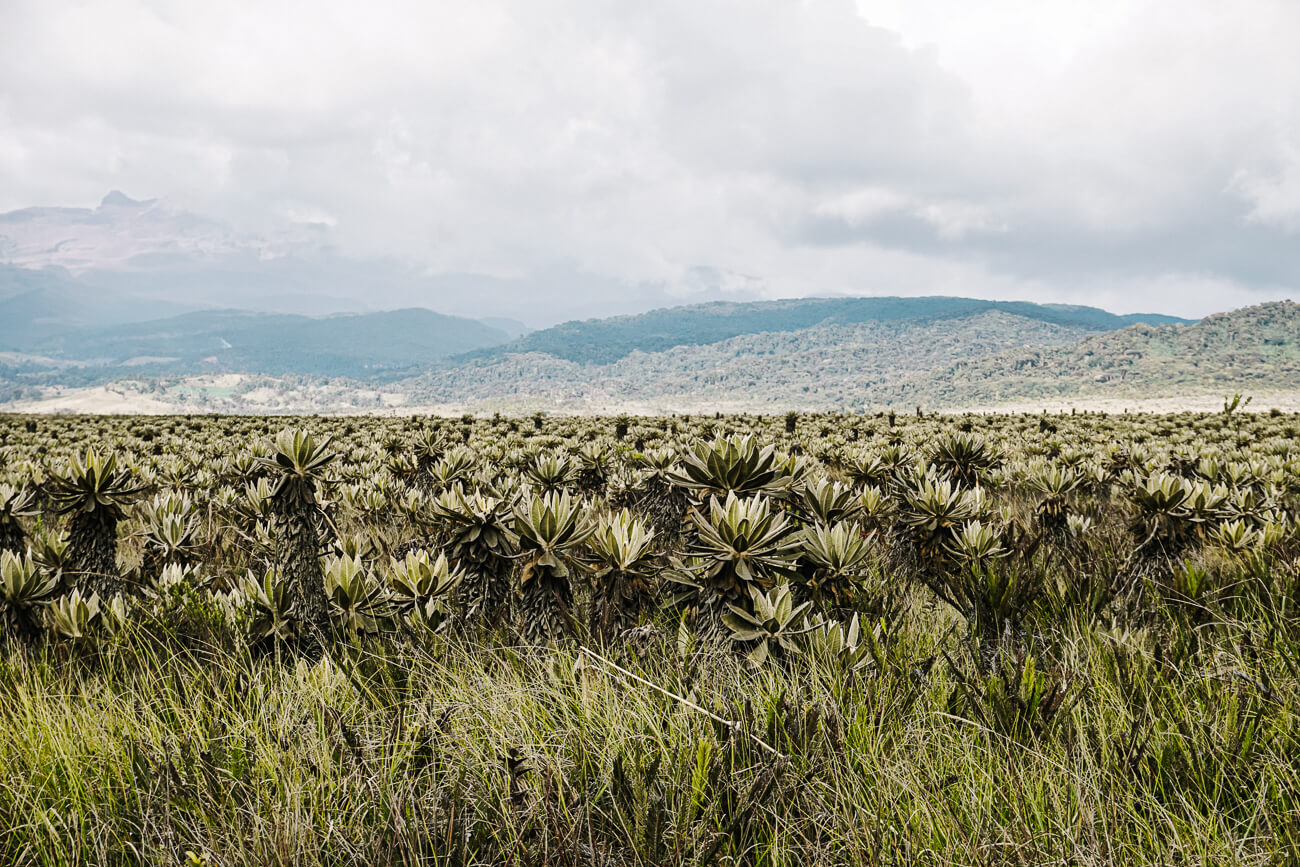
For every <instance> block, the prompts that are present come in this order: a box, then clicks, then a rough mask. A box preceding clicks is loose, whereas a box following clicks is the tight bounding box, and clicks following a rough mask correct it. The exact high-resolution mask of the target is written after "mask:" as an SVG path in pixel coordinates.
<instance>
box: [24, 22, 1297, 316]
mask: <svg viewBox="0 0 1300 867" xmlns="http://www.w3.org/2000/svg"><path fill="white" fill-rule="evenodd" d="M377 5H382V6H383V7H384V8H382V9H376V8H372V7H373V6H377ZM1085 6H1086V9H1085ZM1026 7H1029V8H1026ZM3 18H4V20H3V24H4V26H3V27H0V211H4V210H10V209H13V208H19V207H24V206H28V205H33V204H58V205H86V206H93V205H94V204H95V203H97V202H98V201H99V200H100V198H101V197H102V196H103V195H104V193H105V192H106V191H107V190H109V189H113V188H117V189H122V190H124V191H126V192H127V193H128V194H129V195H131V196H135V197H140V198H144V197H161V198H163V199H165V200H167V201H168V202H171V203H175V204H176V206H177V207H183V208H187V209H190V210H193V211H195V212H197V213H201V214H205V215H212V216H214V217H216V218H219V219H221V220H223V221H227V222H228V223H229V224H231V225H233V226H236V227H238V229H239V231H241V232H247V233H258V232H272V231H278V230H281V229H282V228H283V227H284V226H285V225H286V224H291V223H296V224H303V225H310V226H314V227H317V228H318V229H320V231H321V232H322V233H324V234H326V235H327V236H328V238H329V243H330V244H331V245H333V246H334V247H335V248H336V249H337V250H338V251H340V252H341V253H343V254H346V255H348V256H351V257H363V258H384V259H389V260H395V261H398V262H401V263H403V267H409V268H411V269H415V270H417V271H419V272H421V273H424V274H428V275H431V276H432V277H436V278H438V279H436V280H434V281H433V282H431V283H430V285H431V286H435V287H436V286H443V287H444V288H442V289H437V288H432V289H430V290H429V294H430V296H431V297H428V298H425V299H421V300H422V301H423V302H424V303H425V304H426V305H427V306H430V307H433V308H435V309H445V310H448V311H449V312H467V313H474V314H477V315H491V314H494V313H495V314H501V315H516V316H520V317H521V318H525V319H527V320H529V321H531V322H533V323H535V324H545V323H546V322H549V321H554V320H555V319H558V318H565V317H567V316H571V315H577V314H579V313H583V312H585V313H586V315H596V314H604V313H609V312H617V311H631V310H639V309H644V308H645V307H646V306H648V305H650V304H655V303H664V302H665V301H678V302H689V301H693V300H702V299H711V298H719V297H723V298H737V299H747V298H757V297H786V296H793V295H813V294H815V295H828V294H836V293H852V294H951V295H969V296H977V297H997V298H1007V299H1027V300H1037V301H1061V302H1070V303H1089V304H1095V305H1098V306H1103V307H1107V308H1109V309H1113V310H1116V311H1117V312H1130V311H1136V310H1159V311H1162V312H1170V313H1178V314H1183V315H1199V314H1204V313H1208V312H1211V311H1214V310H1221V309H1226V308H1229V307H1233V306H1239V305H1241V304H1246V303H1253V302H1255V301H1261V300H1266V299H1272V298H1281V297H1288V296H1290V295H1292V294H1293V290H1294V287H1295V286H1297V284H1298V283H1300V254H1297V252H1296V251H1297V249H1300V248H1298V246H1297V240H1298V239H1297V235H1298V234H1300V63H1298V62H1297V61H1296V60H1295V57H1294V48H1293V45H1292V44H1291V43H1292V41H1293V38H1294V35H1295V34H1296V33H1300V5H1297V4H1295V3H1293V2H1289V0H1271V2H1270V0H1247V2H1242V3H1235V4H1223V3H1215V2H1197V0H1190V2H1172V0H1166V2H1140V0H1133V2H1124V3H1119V2H1112V0H1104V2H1098V3H1096V4H1077V3H1060V4H1053V3H1039V4H1023V3H1011V2H1009V0H996V2H990V3H987V4H984V3H981V4H964V3H955V2H954V3H937V2H928V0H908V2H902V0H900V2H880V3H873V2H868V0H862V2H860V3H857V4H854V3H852V2H849V0H809V2H796V0H689V2H687V0H680V2H679V0H663V2H656V3H652V4H628V3H623V2H616V0H528V2H501V0H477V2H474V3H431V2H406V3H403V2H394V3H389V4H364V3H360V2H299V3H294V2H284V3H271V4H268V3H261V2H247V0H230V2H225V3H220V4H213V3H188V2H181V3H162V2H147V0H103V2H96V3H85V4H83V3H50V2H45V0H10V2H8V3H7V4H6V5H5V11H4V13H3ZM445 275H474V278H475V279H477V280H483V281H488V282H491V283H492V285H494V286H513V287H517V288H516V289H514V290H510V291H502V292H496V293H494V294H492V293H490V294H488V295H485V296H483V297H482V298H480V299H475V298H473V297H465V293H464V292H463V291H460V290H458V289H457V288H456V287H457V286H459V285H462V284H458V283H456V281H454V280H452V281H450V282H448V280H447V279H445ZM439 280H441V282H439ZM476 303H479V304H482V305H483V307H484V309H477V308H475V306H474V305H475V304H476ZM502 306H505V307H509V308H511V309H508V310H503V309H501V307H502Z"/></svg>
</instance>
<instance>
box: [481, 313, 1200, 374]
mask: <svg viewBox="0 0 1300 867" xmlns="http://www.w3.org/2000/svg"><path fill="white" fill-rule="evenodd" d="M994 310H997V311H1001V312H1003V313H1008V314H1011V315H1014V316H1019V317H1023V318H1025V319H1028V320H1032V321H1036V322H1041V323H1046V324H1049V325H1057V326H1062V327H1067V328H1079V329H1083V330H1085V331H1109V330H1112V329H1116V328H1123V327H1124V326H1126V325H1131V324H1133V323H1134V322H1146V323H1149V324H1152V325H1160V324H1164V323H1168V322H1186V321H1187V320H1183V319H1178V318H1177V317H1173V316H1163V315H1160V314H1133V315H1128V316H1117V315H1116V314H1114V313H1108V312H1106V311H1105V310H1099V309H1097V308H1095V307H1077V306H1067V305H1049V304H1031V303H1029V302H1023V301H984V300H981V299H977V298H948V297H939V296H935V297H927V298H893V297H883V298H798V299H790V300H785V301H757V302H746V303H727V302H718V303H713V304H696V305H690V306H685V307H670V308H665V309H662V310H652V311H650V312H649V313H642V314H639V315H636V316H615V317H611V318H608V319H587V320H583V321H580V322H566V323H563V324H562V325H557V326H555V327H553V328H547V329H544V330H541V331H535V332H533V333H531V334H529V335H526V336H525V337H523V338H521V339H519V340H516V341H513V342H512V343H509V344H507V345H505V346H500V347H495V348H493V349H491V350H486V351H480V352H476V353H473V354H472V355H471V356H470V357H472V358H489V357H492V358H496V357H501V356H504V355H507V354H527V353H542V354H544V355H549V356H552V357H554V358H558V359H563V360H565V361H574V362H579V363H583V364H609V363H611V362H614V361H617V360H619V359H620V358H625V357H627V356H628V355H630V354H631V353H633V352H638V351H639V352H645V353H654V352H663V351H665V350H668V349H672V348H673V347H676V346H707V345H710V344H715V343H720V342H722V341H724V340H729V339H731V338H734V337H741V336H743V335H747V334H763V333H782V332H792V331H802V330H804V329H808V328H813V327H816V326H820V325H840V326H847V325H857V324H864V323H870V322H900V321H925V320H945V319H960V318H963V317H968V316H974V315H977V314H980V313H985V312H989V311H994Z"/></svg>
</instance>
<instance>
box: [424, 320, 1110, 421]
mask: <svg viewBox="0 0 1300 867" xmlns="http://www.w3.org/2000/svg"><path fill="white" fill-rule="evenodd" d="M1088 333H1089V331H1087V330H1086V329H1084V328H1083V327H1081V326H1078V325H1073V326H1067V325H1057V324H1052V323H1048V322H1042V321H1039V320H1036V319H1030V318H1027V317H1024V316H1017V315H1014V314H1011V313H1007V312H1004V311H1001V310H997V309H994V310H984V311H981V312H977V313H974V314H970V315H966V316H960V317H951V318H939V319H893V320H886V321H880V322H864V323H852V324H839V323H825V324H820V325H817V326H814V327H811V328H804V329H800V330H785V331H775V332H763V333H758V334H746V335H742V336H738V337H732V338H730V339H727V340H722V341H718V342H716V343H712V344H707V345H702V346H701V345H695V346H691V345H685V346H676V347H674V348H671V349H668V350H666V351H662V352H642V351H639V350H634V351H632V352H630V353H628V354H626V355H624V356H623V357H621V358H619V359H618V360H616V361H612V362H609V363H605V364H597V363H582V362H578V361H572V360H568V359H565V358H558V357H556V356H555V355H552V354H548V353H542V352H528V353H519V352H510V353H504V354H501V355H499V356H496V357H490V358H474V359H463V358H462V359H454V360H452V361H451V362H448V363H446V364H443V365H439V366H438V367H436V368H435V369H434V370H432V371H431V372H430V373H428V374H426V375H423V376H420V377H418V378H416V379H414V380H410V381H408V382H406V383H403V386H402V387H403V389H404V390H407V391H408V392H409V393H410V394H411V397H412V399H413V400H415V401H416V402H428V403H468V404H484V405H499V406H502V407H524V406H529V405H533V404H537V405H544V406H553V407H556V408H565V407H568V408H573V409H580V408H586V407H588V406H590V405H592V404H598V405H611V406H616V405H636V406H644V407H683V406H709V405H711V404H714V403H718V402H725V403H726V404H727V405H729V406H740V405H743V406H746V407H752V408H754V409H767V408H772V407H810V408H811V407H853V406H862V405H865V404H867V403H870V402H872V401H873V400H874V399H875V395H876V394H878V393H879V392H880V391H881V390H882V389H887V388H897V387H900V386H901V385H902V384H903V383H905V382H906V381H907V379H908V377H909V376H913V375H917V374H924V373H926V372H929V371H932V370H935V369H943V368H944V367H946V366H948V365H951V364H953V363H954V362H956V361H957V360H959V359H965V358H975V357H980V356H985V355H989V354H993V353H997V352H1001V351H1004V350H1007V349H1010V348H1012V347H1023V346H1026V345H1029V346H1050V345H1059V344H1064V343H1070V342H1073V341H1075V340H1077V339H1079V338H1080V337H1083V336H1085V335H1086V334H1088Z"/></svg>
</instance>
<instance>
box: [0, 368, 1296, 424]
mask: <svg viewBox="0 0 1300 867" xmlns="http://www.w3.org/2000/svg"><path fill="white" fill-rule="evenodd" d="M240 381H241V377H240V376H239V375H238V374H227V375H222V376H213V377H206V378H204V381H203V382H187V383H186V386H187V387H189V389H188V390H192V388H193V387H194V386H196V385H198V386H204V387H211V388H231V387H233V386H236V385H238V384H239V383H240ZM315 397H316V399H315V400H313V399H311V398H310V397H309V398H307V399H306V400H304V399H303V396H302V395H300V394H297V393H287V394H276V393H275V390H274V389H256V390H254V391H251V392H249V393H248V394H245V395H241V396H240V397H239V398H233V399H232V398H219V397H218V398H213V399H212V400H211V401H210V404H209V405H201V404H199V403H198V402H197V401H193V400H187V401H183V402H182V401H178V400H176V399H175V397H174V396H172V395H168V394H162V395H153V394H148V393H141V391H139V390H136V389H135V388H134V387H133V386H132V385H131V384H129V383H125V384H118V385H107V386H94V387H87V388H57V389H51V391H50V392H49V393H48V394H47V395H46V396H45V397H44V398H42V399H40V400H35V401H23V402H17V403H12V404H7V405H0V411H3V412H15V413H85V414H89V415H96V414H98V415H119V414H120V415H156V414H171V413H213V412H234V413H257V412H261V411H267V410H275V411H279V412H290V411H296V412H301V413H319V414H329V415H336V414H352V415H396V416H401V415H413V414H418V415H444V416H452V415H461V414H463V413H466V412H469V413H472V414H476V415H490V414H491V413H492V412H493V411H495V409H497V407H495V406H492V405H490V404H488V403H487V402H484V403H483V404H477V405H473V404H471V405H466V404H408V403H405V402H404V400H403V396H402V395H400V394H396V393H385V394H383V395H382V396H380V395H377V394H376V393H375V392H368V393H365V397H366V398H367V399H368V400H372V401H373V400H374V398H376V397H381V398H382V400H383V402H384V404H385V405H384V406H383V407H382V408H381V407H362V408H358V407H356V406H355V405H354V404H353V403H352V402H351V401H349V400H348V399H347V397H346V396H344V397H342V398H341V399H336V400H331V399H329V398H327V397H324V396H321V395H317V396H315ZM1223 401H1224V395H1223V394H1197V395H1181V396H1171V397H1158V398H1135V397H1104V398H1103V397H1080V398H1076V399H1073V400H1063V399H1056V400H1043V401H1025V402H1018V403H1007V404H999V405H978V406H969V407H956V408H951V407H950V408H947V409H945V410H943V411H944V412H946V413H957V412H994V411H996V412H1011V413H1035V414H1037V413H1042V412H1044V411H1046V412H1048V413H1069V412H1071V411H1072V410H1076V411H1080V412H1105V413H1110V414H1122V413H1124V412H1133V413H1137V412H1143V413H1174V412H1217V411H1221V410H1222V409H1223ZM536 408H539V409H544V410H545V411H547V412H550V413H554V414H557V415H610V414H617V413H628V414H631V415H661V414H666V413H691V414H698V413H709V414H712V413H714V412H723V413H740V412H763V413H768V414H771V413H773V412H778V411H779V410H777V409H774V408H773V407H772V406H771V405H770V404H768V405H761V406H760V405H755V404H747V403H745V402H744V401H717V400H712V401H703V400H701V401H692V400H685V401H664V402H653V403H648V402H627V403H618V402H614V401H609V402H607V401H591V402H576V401H575V402H571V403H567V404H565V405H563V406H538V407H536ZM500 409H501V411H502V413H503V414H505V415H525V414H529V413H530V412H532V411H533V409H534V408H530V407H525V406H523V405H519V406H513V405H512V406H510V407H500ZM1273 409H1277V410H1281V411H1283V412H1288V413H1290V412H1300V392H1281V393H1272V394H1257V395H1254V396H1253V399H1252V400H1251V402H1250V404H1249V405H1248V406H1247V407H1246V410H1247V411H1250V412H1267V411H1269V410H1273Z"/></svg>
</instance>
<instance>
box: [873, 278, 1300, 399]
mask: <svg viewBox="0 0 1300 867" xmlns="http://www.w3.org/2000/svg"><path fill="white" fill-rule="evenodd" d="M1251 390H1256V391H1300V304H1296V303H1294V302H1291V301H1278V302H1271V303H1268V304H1260V305H1257V306H1254V307H1243V308H1241V309H1239V310H1234V311H1232V312H1230V313H1219V314H1216V315H1214V316H1209V317H1206V318H1205V319H1203V320H1201V321H1200V322H1197V323H1195V324H1192V325H1164V326H1159V327H1151V326H1147V325H1134V326H1131V327H1129V328H1125V329H1123V330H1121V331H1115V332H1111V333H1107V334H1099V335H1095V336H1091V337H1087V338H1085V339H1083V340H1080V341H1079V342H1078V343H1075V344H1072V345H1069V346H1056V347H1037V348H1025V349H1017V350H1014V351H1008V352H1003V353H999V354H997V355H992V356H989V357H986V358H980V359H975V360H970V361H958V362H955V363H953V364H951V365H949V366H948V367H946V368H944V369H941V370H936V371H934V372H933V373H931V374H929V375H925V376H916V377H912V378H909V380H908V381H907V382H905V383H902V384H900V385H898V386H895V387H894V388H891V389H889V390H888V391H887V392H885V393H884V394H882V397H884V398H886V399H890V400H895V401H902V402H921V403H924V404H926V405H932V406H971V405H992V404H998V403H1009V402H1019V401H1025V400H1041V399H1057V398H1074V397H1108V396H1115V397H1121V396H1140V397H1167V396H1172V395H1192V394H1207V393H1209V394H1213V393H1222V392H1229V391H1244V392H1250V391H1251Z"/></svg>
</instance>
